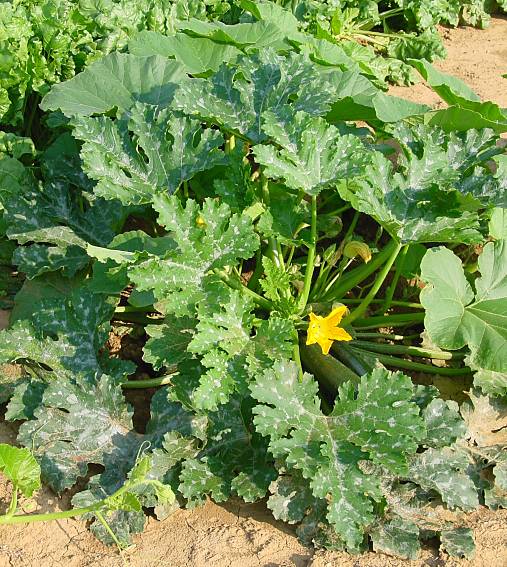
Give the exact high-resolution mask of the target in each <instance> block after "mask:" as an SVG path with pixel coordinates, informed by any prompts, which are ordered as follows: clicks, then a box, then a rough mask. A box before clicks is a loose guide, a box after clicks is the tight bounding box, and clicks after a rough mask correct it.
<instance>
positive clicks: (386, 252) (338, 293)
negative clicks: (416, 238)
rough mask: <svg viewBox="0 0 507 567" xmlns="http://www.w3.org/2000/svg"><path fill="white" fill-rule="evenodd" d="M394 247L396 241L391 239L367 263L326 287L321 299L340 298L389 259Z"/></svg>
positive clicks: (331, 299)
mask: <svg viewBox="0 0 507 567" xmlns="http://www.w3.org/2000/svg"><path fill="white" fill-rule="evenodd" d="M396 248H397V243H396V242H395V241H394V240H391V241H390V242H389V244H388V245H387V246H386V247H385V248H384V249H383V250H382V251H381V252H380V253H379V254H377V255H376V256H375V257H373V258H372V259H371V260H370V261H369V262H368V263H367V264H362V265H361V266H359V267H358V268H355V269H354V270H351V271H350V272H348V273H347V274H345V275H344V276H342V277H341V278H340V281H339V284H338V285H337V286H335V287H334V288H333V289H327V290H326V294H325V295H324V297H323V298H322V301H334V300H336V299H341V298H342V297H343V296H344V295H345V294H346V293H347V292H349V291H350V290H351V289H352V288H354V287H356V285H359V284H360V283H361V282H362V281H364V280H365V279H366V278H368V277H369V276H371V274H373V273H374V272H376V271H377V270H378V268H380V266H382V264H384V263H385V262H386V261H387V260H388V259H389V257H390V256H391V254H392V253H393V251H394V250H395V249H396Z"/></svg>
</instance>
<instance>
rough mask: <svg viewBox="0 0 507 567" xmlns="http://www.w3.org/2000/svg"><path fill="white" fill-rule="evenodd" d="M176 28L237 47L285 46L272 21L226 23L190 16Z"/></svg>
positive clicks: (282, 35)
mask: <svg viewBox="0 0 507 567" xmlns="http://www.w3.org/2000/svg"><path fill="white" fill-rule="evenodd" d="M177 25H178V28H179V29H180V30H183V31H184V32H185V33H187V34H189V35H191V36H194V37H200V38H207V39H211V40H213V41H215V42H216V43H222V44H225V45H233V46H235V47H239V48H247V47H250V46H252V47H253V46H254V47H255V48H262V47H267V46H273V47H282V48H283V47H287V44H285V43H284V41H283V40H284V37H285V34H284V33H283V32H282V31H281V30H280V29H279V28H278V26H277V25H275V24H274V23H273V22H268V21H266V22H264V21H260V22H253V23H240V24H233V25H227V24H223V23H222V22H204V21H202V20H197V19H195V18H191V19H189V20H185V21H181V22H178V24H177Z"/></svg>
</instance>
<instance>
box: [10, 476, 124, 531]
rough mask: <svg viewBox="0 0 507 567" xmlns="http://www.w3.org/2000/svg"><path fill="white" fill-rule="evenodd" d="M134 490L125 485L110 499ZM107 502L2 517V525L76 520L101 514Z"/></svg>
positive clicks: (101, 501)
mask: <svg viewBox="0 0 507 567" xmlns="http://www.w3.org/2000/svg"><path fill="white" fill-rule="evenodd" d="M132 488H133V487H132V484H130V485H127V484H124V485H123V486H122V487H120V488H119V489H118V490H117V491H116V492H115V493H114V494H113V495H111V497H110V498H116V497H118V496H120V495H121V494H123V493H124V492H126V491H127V490H129V489H132ZM105 500H107V499H104V500H100V501H99V502H95V504H91V505H90V506H86V507H85V508H72V510H63V511H62V512H47V513H45V514H20V515H18V516H8V515H5V516H0V524H30V523H32V522H49V521H51V520H64V519H66V518H75V517H76V516H83V515H84V514H88V513H90V512H93V513H97V511H99V512H100V510H102V509H103V508H104V505H105Z"/></svg>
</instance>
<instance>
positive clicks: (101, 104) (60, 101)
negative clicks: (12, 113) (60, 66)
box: [41, 53, 187, 116]
mask: <svg viewBox="0 0 507 567" xmlns="http://www.w3.org/2000/svg"><path fill="white" fill-rule="evenodd" d="M186 79H187V75H186V74H185V71H184V68H183V67H182V66H181V65H180V64H179V63H177V62H176V61H170V60H168V59H167V58H165V57H161V56H158V55H154V56H152V57H137V56H135V55H129V54H126V53H111V54H110V55H107V56H106V57H104V58H103V59H100V60H99V61H95V62H94V63H92V64H91V65H90V66H89V67H88V68H87V69H85V70H84V71H83V72H82V73H79V75H76V76H75V77H74V78H73V79H70V80H69V81H66V82H64V83H61V84H59V85H55V86H54V87H53V88H52V89H51V91H50V92H49V94H47V95H46V96H45V97H44V99H43V101H42V103H41V108H42V109H43V110H61V111H62V112H63V113H64V114H65V116H76V115H78V116H91V115H92V114H102V113H105V112H108V111H109V110H111V109H113V108H117V109H118V110H119V111H120V112H122V111H126V110H129V109H130V108H131V107H132V106H133V105H134V104H135V102H136V101H138V102H142V103H146V104H150V105H154V106H157V107H160V108H164V107H167V106H168V105H169V104H170V103H171V101H172V100H173V98H174V93H175V92H176V90H177V88H178V85H179V84H181V83H182V82H183V81H185V80H186Z"/></svg>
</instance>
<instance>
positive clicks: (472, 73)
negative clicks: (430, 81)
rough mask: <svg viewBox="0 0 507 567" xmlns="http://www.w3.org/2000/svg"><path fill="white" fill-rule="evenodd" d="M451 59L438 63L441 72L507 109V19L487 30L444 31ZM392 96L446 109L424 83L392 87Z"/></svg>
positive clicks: (496, 22) (496, 21)
mask: <svg viewBox="0 0 507 567" xmlns="http://www.w3.org/2000/svg"><path fill="white" fill-rule="evenodd" d="M440 32H441V33H442V35H443V37H444V43H445V47H446V48H447V59H444V60H443V61H437V62H435V63H434V65H435V67H436V68H437V69H440V70H441V71H443V72H444V73H448V74H450V75H454V76H455V77H458V78H459V79H461V80H462V81H464V82H465V83H467V85H469V86H470V87H471V88H472V89H473V90H474V91H475V92H476V93H477V94H478V95H479V96H480V97H481V98H482V99H483V100H491V101H493V102H496V103H497V104H499V105H500V106H501V107H503V108H507V79H504V78H503V77H502V75H505V74H506V73H507V17H503V18H493V19H492V21H491V25H490V27H489V28H488V29H487V30H478V29H473V28H456V29H447V28H441V30H440ZM390 93H391V94H393V95H396V96H402V97H405V98H408V99H410V100H413V101H415V102H423V103H426V104H429V105H431V106H437V107H439V106H444V103H443V102H442V101H441V99H440V98H439V97H438V96H437V95H436V94H435V93H434V92H433V91H432V90H431V89H430V88H429V87H427V86H426V85H425V84H424V83H419V84H417V85H413V86H411V87H392V88H391V89H390Z"/></svg>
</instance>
